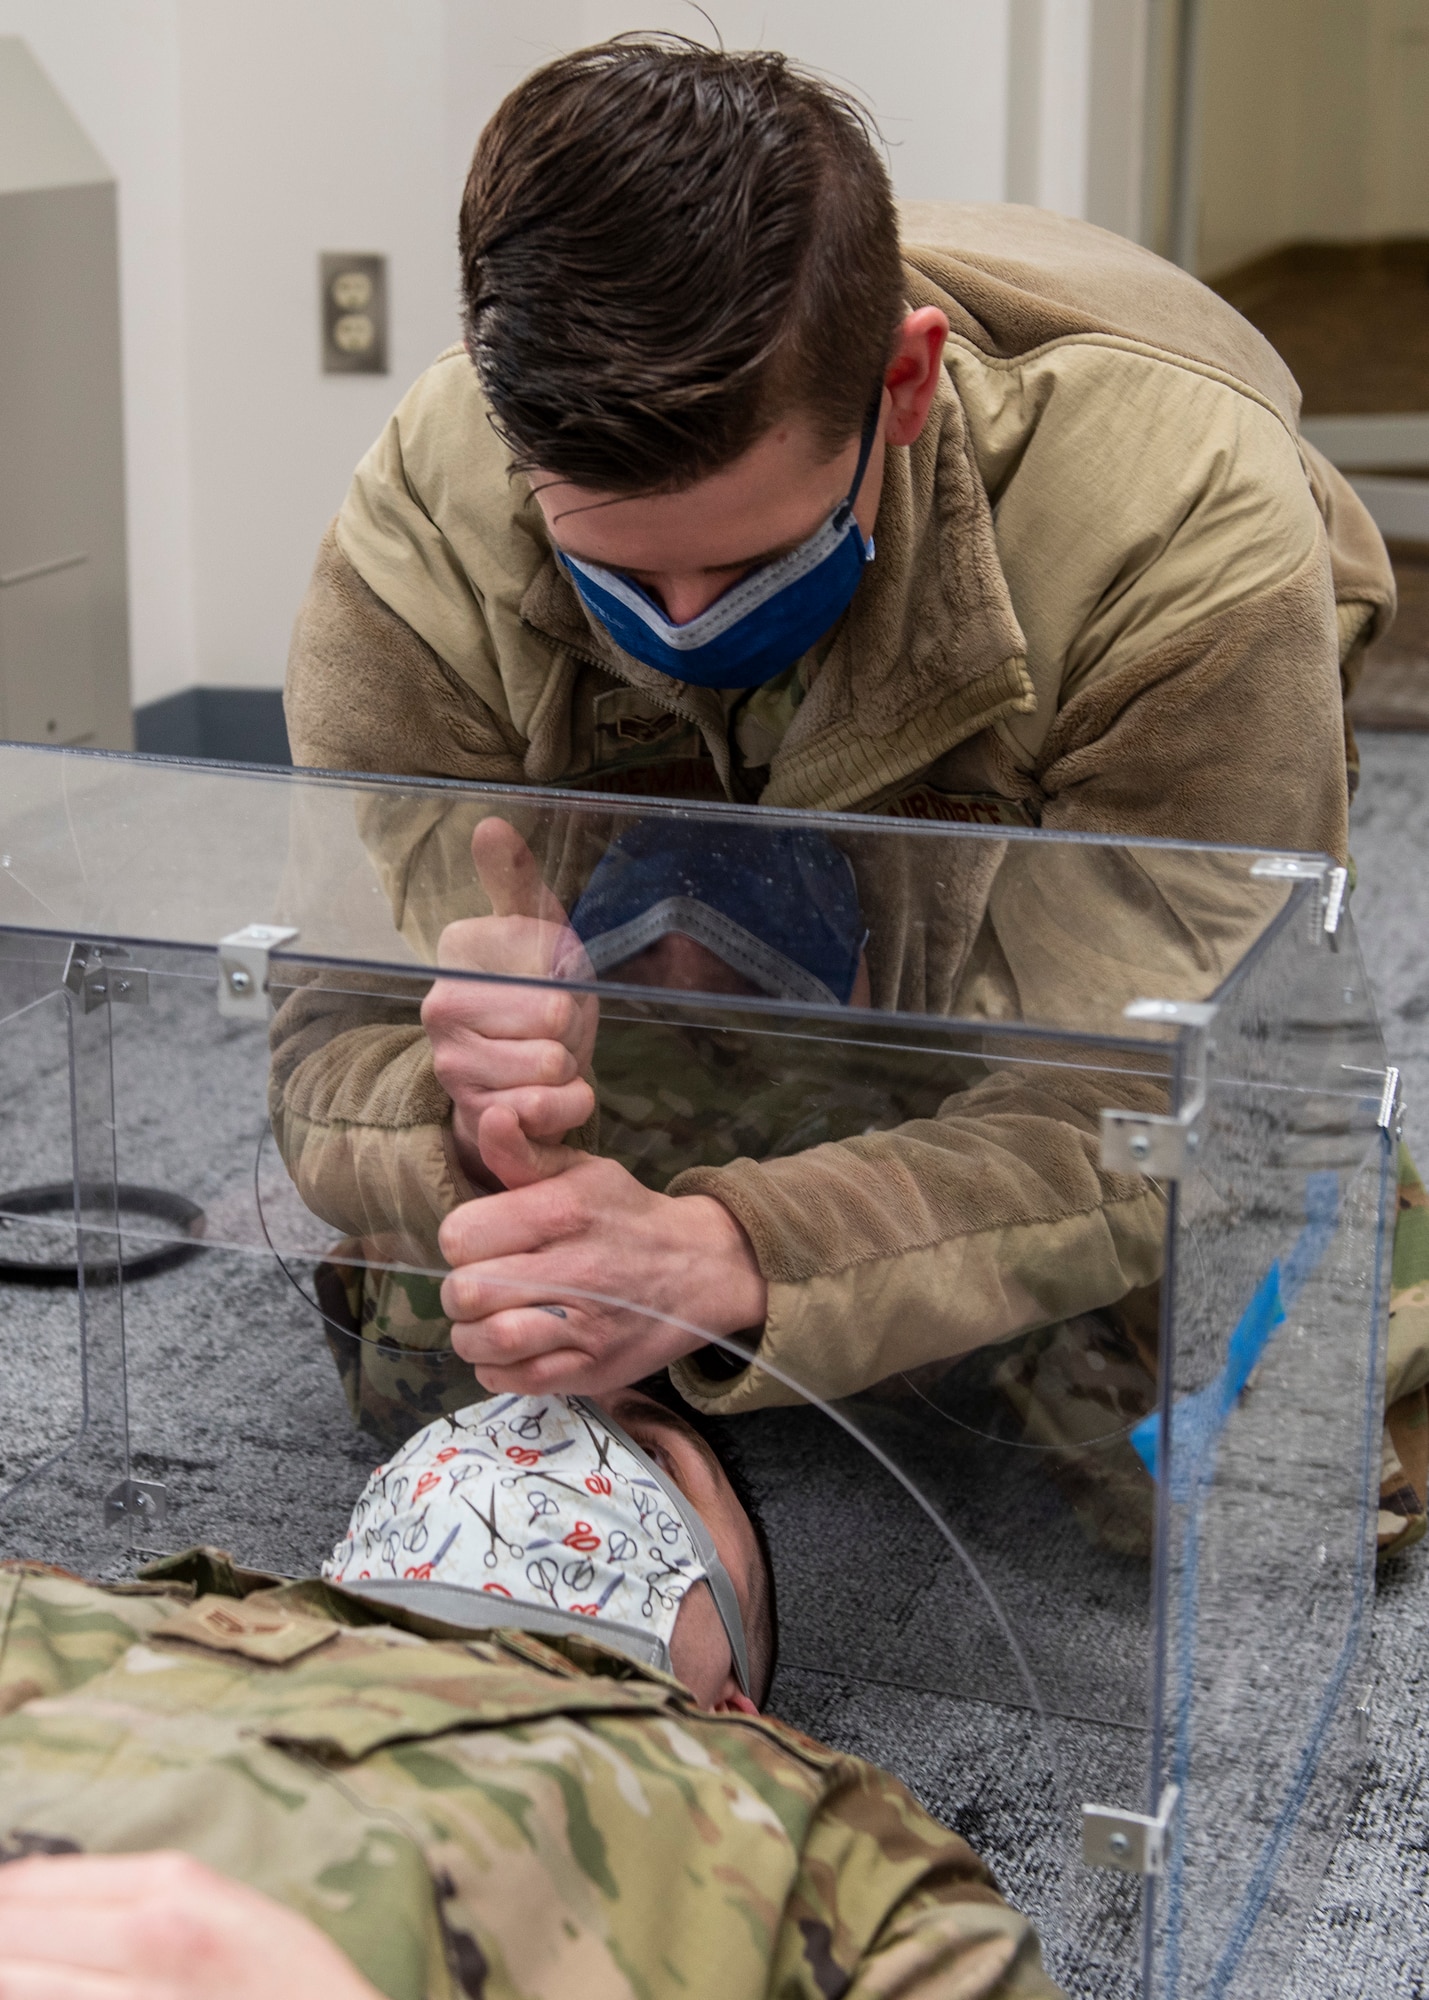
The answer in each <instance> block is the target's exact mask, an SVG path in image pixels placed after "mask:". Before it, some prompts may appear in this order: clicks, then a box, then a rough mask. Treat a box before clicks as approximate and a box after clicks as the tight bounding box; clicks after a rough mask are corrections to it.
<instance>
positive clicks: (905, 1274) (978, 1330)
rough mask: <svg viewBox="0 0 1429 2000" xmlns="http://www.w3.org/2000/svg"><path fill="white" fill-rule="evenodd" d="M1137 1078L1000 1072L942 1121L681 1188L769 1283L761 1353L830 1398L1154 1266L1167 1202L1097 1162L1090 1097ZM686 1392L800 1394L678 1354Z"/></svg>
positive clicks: (1103, 1292) (1132, 1279)
mask: <svg viewBox="0 0 1429 2000" xmlns="http://www.w3.org/2000/svg"><path fill="white" fill-rule="evenodd" d="M1149 1095H1150V1092H1149V1090H1148V1086H1147V1085H1146V1084H1145V1082H1144V1080H1137V1079H1132V1078H1127V1079H1126V1080H1125V1081H1124V1082H1123V1083H1121V1084H1119V1085H1114V1084H1112V1083H1111V1082H1109V1081H1108V1080H1107V1079H1106V1078H1093V1079H1086V1080H1079V1081H1078V1082H1077V1083H1076V1084H1075V1085H1074V1084H1071V1083H1068V1084H1064V1085H1063V1086H1062V1088H1061V1090H1060V1091H1059V1093H1058V1094H1056V1095H1054V1094H1053V1093H1052V1092H1051V1090H1050V1089H1047V1088H1045V1087H1042V1086H1040V1085H1035V1084H1032V1083H1028V1082H1026V1081H1024V1080H1021V1079H1018V1078H1016V1077H1014V1076H1011V1075H1007V1074H1002V1075H995V1076H993V1077H990V1078H988V1079H987V1081H986V1082H985V1083H984V1084H982V1085H980V1086H978V1087H977V1088H976V1089H974V1090H972V1091H969V1092H967V1093H965V1094H964V1095H963V1096H961V1097H960V1098H958V1099H955V1100H953V1101H952V1104H951V1105H949V1106H948V1107H945V1113H944V1115H943V1116H942V1117H940V1118H938V1119H935V1120H921V1121H918V1122H917V1123H915V1124H912V1125H906V1126H903V1127H901V1128H899V1129H898V1130H897V1131H894V1132H887V1133H874V1134H869V1135H866V1136H865V1137H863V1138H860V1139H855V1140H845V1141H842V1142H840V1143H838V1144H836V1145H829V1146H821V1147H816V1148H814V1149H813V1150H812V1151H810V1152H808V1153H805V1154H802V1155H798V1156H795V1157H793V1158H790V1159H785V1160H773V1161H768V1162H764V1163H756V1162H754V1161H749V1160H745V1161H737V1162H735V1163H734V1164H733V1165H732V1166H729V1167H725V1168H713V1169H710V1168H699V1169H695V1170H693V1171H692V1172H690V1173H688V1174H685V1175H682V1176H680V1178H679V1180H678V1181H677V1182H675V1183H673V1191H674V1192H676V1193H677V1194H679V1193H685V1192H695V1191H698V1192H702V1193H709V1194H712V1195H714V1196H715V1198H716V1199H717V1200H719V1201H721V1202H722V1203H723V1204H724V1205H725V1206H726V1207H728V1208H729V1209H730V1210H731V1212H732V1213H733V1214H734V1215H735V1216H737V1217H738V1219H739V1221H740V1222H741V1223H742V1225H743V1227H744V1230H745V1232H746V1234H747V1235H748V1237H749V1240H750V1242H751V1244H752V1246H753V1250H754V1253H755V1256H756V1258H757V1259H758V1261H759V1264H760V1268H761V1271H762V1273H763V1275H764V1277H765V1279H766V1281H767V1283H768V1288H769V1290H768V1307H767V1312H766V1317H765V1322H764V1328H763V1335H762V1339H761V1340H760V1343H759V1346H758V1349H757V1353H756V1356H755V1360H756V1362H758V1361H761V1360H767V1361H768V1362H769V1363H771V1364H772V1365H773V1366H774V1367H776V1368H779V1369H781V1370H783V1371H785V1372H786V1373H787V1375H788V1376H789V1377H790V1378H791V1379H792V1382H793V1383H794V1384H797V1385H801V1386H804V1387H807V1388H809V1389H812V1390H813V1391H815V1392H816V1393H818V1394H820V1395H825V1396H839V1395H849V1394H853V1393H854V1392H856V1391H857V1390H859V1389H862V1388H865V1387H867V1386H868V1385H869V1384H871V1383H873V1382H876V1381H880V1380H882V1379H883V1378H884V1377H886V1376H888V1375H890V1374H893V1373H895V1372H897V1371H898V1370H900V1369H907V1368H913V1367H918V1366H921V1365H923V1364H924V1363H926V1362H929V1361H938V1360H952V1359H955V1358H956V1357H958V1356H959V1355H961V1354H964V1353H967V1352H968V1351H970V1350H971V1349H973V1348H975V1347H979V1346H984V1345H988V1344H991V1343H994V1342H997V1341H1000V1340H1004V1339H1007V1338H1010V1337H1011V1336H1012V1335H1014V1334H1016V1333H1019V1332H1022V1331H1025V1330H1027V1329H1029V1328H1031V1327H1035V1326H1039V1325H1045V1324H1048V1323H1050V1322H1052V1321H1054V1320H1057V1319H1061V1318H1066V1317H1069V1316H1071V1315H1072V1314H1074V1313H1078V1312H1085V1311H1088V1310H1091V1309H1094V1308H1096V1307H1099V1306H1104V1305H1108V1304H1111V1303H1112V1302H1113V1301H1115V1300H1116V1299H1119V1298H1121V1297H1123V1296H1124V1295H1125V1294H1126V1293H1127V1292H1128V1291H1130V1290H1132V1289H1134V1288H1136V1287H1138V1286H1140V1285H1144V1284H1147V1283H1150V1282H1151V1281H1152V1280H1153V1279H1154V1278H1155V1277H1156V1276H1157V1275H1158V1274H1159V1271H1160V1265H1161V1256H1162V1242H1163V1236H1164V1228H1165V1209H1164V1203H1163V1200H1162V1197H1161V1194H1160V1192H1159V1190H1158V1189H1157V1188H1156V1187H1155V1186H1154V1185H1153V1184H1152V1183H1151V1182H1149V1181H1146V1180H1144V1179H1142V1178H1141V1177H1140V1176H1137V1175H1113V1174H1107V1173H1105V1172H1103V1171H1102V1168H1101V1165H1100V1131H1099V1116H1098V1112H1099V1103H1100V1101H1101V1100H1102V1099H1105V1100H1106V1101H1108V1102H1110V1101H1114V1100H1117V1099H1125V1098H1128V1097H1137V1098H1140V1097H1148V1100H1149ZM679 1383H680V1388H681V1391H682V1393H684V1394H685V1395H686V1396H688V1397H689V1398H690V1400H691V1401H693V1402H696V1403H698V1404H700V1405H701V1406H702V1407H705V1408H708V1409H711V1410H719V1411H722V1412H733V1411H736V1410H739V1409H743V1408H749V1407H754V1406H756V1405H759V1404H763V1403H773V1402H786V1401H790V1400H793V1399H794V1393H795V1392H794V1391H793V1390H791V1389H790V1388H788V1387H785V1386H782V1385H781V1384H780V1382H779V1381H778V1380H777V1378H775V1377H773V1376H770V1375H768V1374H766V1373H764V1372H762V1371H761V1370H760V1369H759V1368H758V1367H757V1366H752V1367H751V1368H749V1369H748V1370H746V1371H745V1373H744V1374H742V1375H740V1376H738V1377H736V1378H734V1379H733V1380H732V1381H730V1382H727V1383H718V1384H716V1383H714V1382H711V1381H710V1380H708V1379H707V1378H706V1377H704V1376H703V1375H702V1374H701V1372H700V1370H699V1366H698V1362H697V1361H696V1362H694V1363H683V1364H681V1367H680V1371H679Z"/></svg>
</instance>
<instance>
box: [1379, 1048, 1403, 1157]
mask: <svg viewBox="0 0 1429 2000" xmlns="http://www.w3.org/2000/svg"><path fill="white" fill-rule="evenodd" d="M1374 1122H1375V1124H1376V1125H1378V1127H1379V1129H1380V1131H1381V1132H1388V1133H1389V1134H1390V1136H1391V1137H1392V1138H1395V1139H1399V1138H1401V1137H1402V1136H1403V1133H1404V1089H1403V1085H1402V1082H1401V1079H1400V1075H1399V1071H1398V1070H1397V1069H1396V1068H1395V1067H1394V1065H1393V1063H1391V1064H1390V1066H1389V1068H1388V1069H1387V1070H1386V1071H1385V1072H1384V1089H1383V1090H1382V1091H1381V1092H1380V1094H1379V1110H1378V1112H1377V1113H1376V1114H1375V1121H1374Z"/></svg>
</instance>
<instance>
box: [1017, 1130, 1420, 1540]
mask: <svg viewBox="0 0 1429 2000" xmlns="http://www.w3.org/2000/svg"><path fill="white" fill-rule="evenodd" d="M1157 1319H1158V1299H1157V1288H1156V1287H1154V1286H1153V1287H1151V1288H1149V1289H1148V1291H1147V1292H1145V1293H1142V1294H1138V1295H1135V1296H1133V1297H1132V1298H1131V1299H1128V1300H1126V1301H1124V1302H1123V1303H1122V1304H1121V1305H1120V1306H1117V1307H1114V1308H1112V1309H1110V1310H1109V1311H1107V1312H1104V1313H1088V1314H1085V1315H1084V1316H1082V1317H1081V1318H1079V1319H1075V1320H1066V1321H1063V1322H1061V1323H1060V1324H1059V1325H1057V1326H1052V1327H1044V1328H1042V1329H1040V1330H1039V1331H1038V1332H1037V1333H1035V1334H1032V1335H1029V1336H1028V1338H1027V1339H1026V1340H1024V1341H1021V1342H1019V1343H1018V1344H1017V1346H1016V1347H1015V1348H1014V1349H1013V1351H1012V1352H1011V1353H1010V1354H1009V1355H1008V1356H1007V1357H1006V1358H1005V1359H1004V1360H1003V1361H1002V1362H1001V1363H1000V1365H999V1366H998V1368H997V1370H996V1372H995V1374H994V1377H993V1379H994V1381H995V1382H996V1384H997V1386H998V1388H999V1389H1000V1390H1001V1391H1002V1393H1003V1394H1004V1395H1005V1396H1006V1398H1007V1400H1008V1402H1009V1403H1010V1404H1011V1405H1012V1407H1013V1408H1014V1410H1015V1411H1016V1414H1017V1417H1018V1419H1019V1421H1020V1422H1021V1424H1022V1425H1023V1426H1024V1429H1025V1435H1026V1437H1027V1440H1028V1441H1029V1442H1032V1443H1036V1444H1039V1445H1042V1446H1044V1447H1046V1448H1047V1450H1048V1458H1049V1465H1050V1467H1051V1470H1052V1472H1053V1475H1054V1477H1055V1478H1056V1480H1057V1483H1058V1485H1059V1486H1060V1487H1061V1488H1062V1491H1063V1492H1064V1493H1065V1495H1066V1497H1067V1499H1068V1500H1069V1502H1070V1503H1071V1505H1072V1507H1073V1508H1074V1509H1075V1511H1076V1513H1077V1516H1078V1518H1079V1520H1080V1521H1081V1523H1082V1526H1083V1528H1084V1530H1085V1531H1086V1532H1087V1534H1088V1535H1089V1536H1090V1537H1091V1538H1092V1539H1093V1540H1094V1541H1096V1542H1097V1543H1099V1544H1100V1545H1102V1546H1104V1547H1109V1548H1114V1549H1117V1550H1118V1551H1120V1552H1121V1553H1123V1554H1126V1555H1142V1556H1144V1555H1147V1554H1149V1552H1150V1547H1151V1535H1152V1528H1153V1522H1154V1514H1155V1488H1154V1486H1153V1483H1152V1480H1151V1476H1150V1474H1149V1473H1148V1472H1147V1470H1146V1468H1145V1466H1144V1465H1143V1464H1142V1462H1141V1460H1140V1458H1139V1457H1138V1456H1137V1454H1136V1452H1135V1450H1134V1449H1133V1447H1132V1445H1131V1443H1130V1442H1129V1440H1128V1439H1127V1438H1126V1437H1125V1435H1124V1433H1125V1431H1126V1430H1128V1429H1129V1428H1130V1426H1131V1425H1133V1424H1134V1423H1136V1422H1137V1421H1138V1420H1139V1419H1140V1418H1142V1417H1144V1416H1147V1415H1149V1413H1150V1412H1151V1411H1152V1410H1154V1409H1155V1408H1156V1403H1157V1370H1156V1356H1157V1346H1158V1326H1157ZM1117 1433H1123V1435H1117ZM1427 1494H1429V1191H1426V1189H1425V1186H1424V1183H1423V1181H1422V1180H1421V1179H1420V1177H1419V1172H1418V1169H1417V1168H1416V1167H1415V1165H1414V1162H1413V1160H1412V1159H1411V1158H1410V1155H1409V1151H1408V1149H1407V1147H1404V1146H1401V1147H1400V1149H1399V1156H1398V1201H1397V1209H1396V1214H1395V1228H1394V1254H1393V1264H1392V1268H1391V1276H1390V1295H1389V1340H1388V1356H1387V1366H1386V1372H1385V1417H1384V1434H1383V1444H1382V1452H1381V1467H1380V1489H1379V1520H1378V1527H1377V1534H1376V1547H1377V1550H1378V1554H1379V1557H1380V1560H1381V1561H1382V1560H1384V1559H1385V1558H1386V1557H1388V1556H1393V1555H1398V1554H1399V1553H1401V1552H1402V1551H1403V1550H1405V1549H1408V1548H1411V1547H1412V1546H1413V1545H1414V1543H1416V1542H1417V1541H1419V1540H1420V1539H1421V1537H1422V1536H1423V1535H1424V1532H1425V1528H1426V1495H1427Z"/></svg>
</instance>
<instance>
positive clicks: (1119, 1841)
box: [1106, 1833, 1131, 1861]
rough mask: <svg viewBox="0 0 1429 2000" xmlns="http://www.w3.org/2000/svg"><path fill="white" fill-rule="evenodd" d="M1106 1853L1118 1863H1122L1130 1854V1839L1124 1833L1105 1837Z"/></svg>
mask: <svg viewBox="0 0 1429 2000" xmlns="http://www.w3.org/2000/svg"><path fill="white" fill-rule="evenodd" d="M1106 1845H1107V1852H1108V1854H1114V1855H1115V1856H1116V1858H1117V1860H1118V1861H1124V1860H1125V1859H1126V1857H1127V1855H1128V1854H1130V1852H1131V1837H1130V1835H1129V1834H1125V1833H1112V1834H1108V1835H1107V1843H1106Z"/></svg>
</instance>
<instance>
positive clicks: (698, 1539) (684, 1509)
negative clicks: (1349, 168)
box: [571, 1396, 754, 1701]
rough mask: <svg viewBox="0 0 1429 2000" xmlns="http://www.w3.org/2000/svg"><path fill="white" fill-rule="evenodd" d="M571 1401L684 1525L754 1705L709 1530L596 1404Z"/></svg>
mask: <svg viewBox="0 0 1429 2000" xmlns="http://www.w3.org/2000/svg"><path fill="white" fill-rule="evenodd" d="M571 1401H572V1403H575V1404H578V1405H579V1406H580V1408H581V1409H582V1410H583V1411H584V1412H585V1414H586V1416H587V1417H588V1418H589V1420H590V1421H591V1423H593V1424H598V1425H599V1426H600V1427H601V1428H602V1429H604V1430H607V1431H609V1433H610V1435H611V1436H612V1437H613V1438H615V1439H616V1440H617V1441H618V1442H619V1443H620V1444H623V1445H624V1446H625V1449H626V1450H627V1451H628V1452H629V1453H630V1455H631V1457H632V1458H635V1459H638V1460H639V1462H640V1464H641V1465H643V1466H644V1468H645V1470H646V1471H647V1472H648V1473H649V1474H650V1477H651V1478H652V1479H653V1480H654V1481H655V1484H656V1485H657V1486H658V1487H659V1488H660V1491H661V1492H662V1493H663V1494H664V1495H665V1498H666V1499H667V1500H668V1501H669V1503H670V1505H671V1506H672V1507H673V1508H674V1510H675V1512H676V1513H677V1514H678V1515H679V1517H680V1519H681V1520H682V1521H683V1522H684V1524H685V1527H686V1528H687V1529H688V1531H689V1536H690V1540H691V1541H692V1542H693V1543H694V1545H695V1554H696V1555H697V1556H698V1557H699V1559H700V1561H701V1562H702V1563H703V1565H704V1571H705V1582H706V1583H707V1584H708V1585H709V1587H710V1595H711V1597H713V1599H714V1601H715V1609H716V1611H718V1613H719V1615H720V1623H721V1624H722V1625H723V1626H724V1630H725V1636H726V1638H727V1639H728V1640H729V1650H730V1653H731V1655H732V1657H733V1660H734V1677H735V1679H736V1680H737V1681H738V1682H739V1688H740V1692H741V1694H744V1695H747V1696H748V1698H749V1699H750V1700H751V1701H753V1699H754V1696H753V1695H752V1694H751V1693H750V1689H749V1653H748V1649H747V1647H746V1645H745V1640H744V1619H743V1618H742V1617H741V1615H740V1609H739V1598H738V1596H737V1595H736V1593H735V1588H734V1583H733V1581H732V1579H731V1577H730V1574H729V1571H728V1570H727V1569H726V1568H725V1566H724V1563H723V1562H722V1561H721V1559H720V1553H719V1550H718V1549H717V1548H716V1547H715V1545H714V1539H713V1537H712V1536H711V1534H710V1531H709V1529H708V1528H707V1527H706V1526H705V1524H704V1521H703V1520H702V1519H701V1517H700V1515H699V1513H698V1512H697V1511H696V1509H695V1508H693V1507H692V1506H691V1505H690V1503H689V1501H688V1500H687V1499H686V1498H685V1496H684V1494H683V1493H682V1492H681V1491H680V1489H679V1487H678V1486H676V1485H675V1484H674V1482H673V1481H672V1480H670V1479H668V1478H667V1477H666V1476H665V1474H664V1473H663V1472H662V1471H661V1470H660V1468H659V1466H658V1465H656V1464H655V1463H654V1462H653V1460H652V1459H651V1458H650V1457H649V1456H648V1455H647V1453H646V1452H644V1451H643V1450H642V1449H641V1447H640V1446H639V1445H638V1444H637V1443H636V1442H635V1440H634V1438H633V1437H631V1436H630V1434H629V1432H628V1431H624V1430H622V1429H621V1427H620V1425H619V1424H618V1423H616V1421H615V1419H614V1418H613V1417H611V1416H609V1415H608V1414H607V1413H606V1412H605V1411H604V1410H601V1409H597V1408H596V1406H595V1404H593V1403H588V1402H587V1401H586V1399H585V1397H584V1396H572V1397H571Z"/></svg>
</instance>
